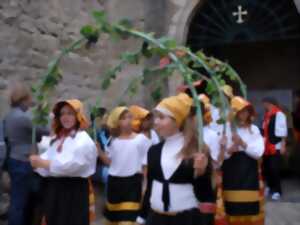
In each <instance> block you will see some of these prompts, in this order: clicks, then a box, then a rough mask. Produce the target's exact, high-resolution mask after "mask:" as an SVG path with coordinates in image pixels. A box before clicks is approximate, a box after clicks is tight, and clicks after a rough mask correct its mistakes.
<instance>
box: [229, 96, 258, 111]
mask: <svg viewBox="0 0 300 225" xmlns="http://www.w3.org/2000/svg"><path fill="white" fill-rule="evenodd" d="M246 107H251V109H253V112H254V108H253V106H252V104H251V103H250V102H248V101H247V100H246V99H244V98H242V97H240V96H236V97H234V98H232V100H231V109H232V111H233V114H234V115H236V114H237V113H238V112H240V111H242V110H243V109H245V108H246Z"/></svg>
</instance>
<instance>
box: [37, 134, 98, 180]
mask: <svg viewBox="0 0 300 225" xmlns="http://www.w3.org/2000/svg"><path fill="white" fill-rule="evenodd" d="M58 145H59V140H58V141H55V142H54V143H53V144H52V145H49V146H48V147H47V148H45V146H44V148H45V149H46V151H45V152H44V153H43V154H41V155H40V156H41V158H42V159H45V160H50V168H49V170H47V169H42V168H39V169H36V172H37V173H39V174H40V175H41V176H43V177H82V178H87V177H89V176H91V175H93V174H94V173H95V170H96V162H97V148H96V145H95V143H94V142H93V140H92V139H91V138H90V136H89V135H88V134H87V132H85V131H78V132H77V133H76V135H75V137H67V138H66V139H65V141H64V143H63V146H62V151H61V152H58V151H57V148H58Z"/></svg>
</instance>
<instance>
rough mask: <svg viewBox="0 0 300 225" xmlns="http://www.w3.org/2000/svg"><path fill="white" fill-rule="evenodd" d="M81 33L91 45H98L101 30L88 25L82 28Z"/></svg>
mask: <svg viewBox="0 0 300 225" xmlns="http://www.w3.org/2000/svg"><path fill="white" fill-rule="evenodd" d="M80 33H81V35H82V36H84V37H85V38H86V39H87V40H88V42H90V43H96V42H97V41H98V39H99V30H98V29H97V28H95V27H93V26H91V25H86V26H84V27H82V28H81V30H80Z"/></svg>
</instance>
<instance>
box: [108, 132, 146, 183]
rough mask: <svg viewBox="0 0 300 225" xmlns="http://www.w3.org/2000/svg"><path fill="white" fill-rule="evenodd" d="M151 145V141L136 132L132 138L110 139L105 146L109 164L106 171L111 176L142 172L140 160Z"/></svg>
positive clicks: (127, 175) (141, 160)
mask: <svg viewBox="0 0 300 225" xmlns="http://www.w3.org/2000/svg"><path fill="white" fill-rule="evenodd" d="M150 146H151V141H150V140H149V139H148V138H147V137H146V136H145V135H144V134H138V135H136V136H135V137H134V138H132V139H121V138H115V139H112V141H111V144H110V145H109V146H108V147H107V152H108V156H109V158H110V159H111V164H110V166H109V169H108V173H109V174H110V175H112V176H118V177H129V176H133V175H134V174H136V173H141V172H142V164H143V163H142V162H143V159H144V158H145V155H146V154H147V153H148V150H149V148H150Z"/></svg>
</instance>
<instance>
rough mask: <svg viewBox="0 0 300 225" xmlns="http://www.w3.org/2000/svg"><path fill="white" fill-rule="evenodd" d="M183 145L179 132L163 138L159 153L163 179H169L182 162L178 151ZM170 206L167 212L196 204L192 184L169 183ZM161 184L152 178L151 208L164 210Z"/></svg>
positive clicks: (190, 207) (188, 207) (182, 138)
mask: <svg viewBox="0 0 300 225" xmlns="http://www.w3.org/2000/svg"><path fill="white" fill-rule="evenodd" d="M183 145H184V137H183V135H182V134H181V133H178V134H175V135H173V136H171V137H169V138H167V139H166V140H165V143H164V146H163V148H162V154H161V167H162V172H163V176H164V178H165V179H170V178H171V177H172V175H173V174H174V173H175V171H176V170H177V168H178V167H179V166H180V164H181V162H182V158H180V157H179V155H178V154H179V153H180V151H181V150H182V148H183ZM169 187H170V206H169V212H181V211H184V210H188V209H192V208H195V207H197V206H198V200H197V198H196V196H195V193H194V187H193V185H192V184H172V183H170V184H169ZM162 195H163V184H162V183H161V182H159V181H156V180H154V181H153V182H152V193H151V197H150V205H151V208H152V209H154V210H158V211H164V204H163V201H162Z"/></svg>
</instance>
